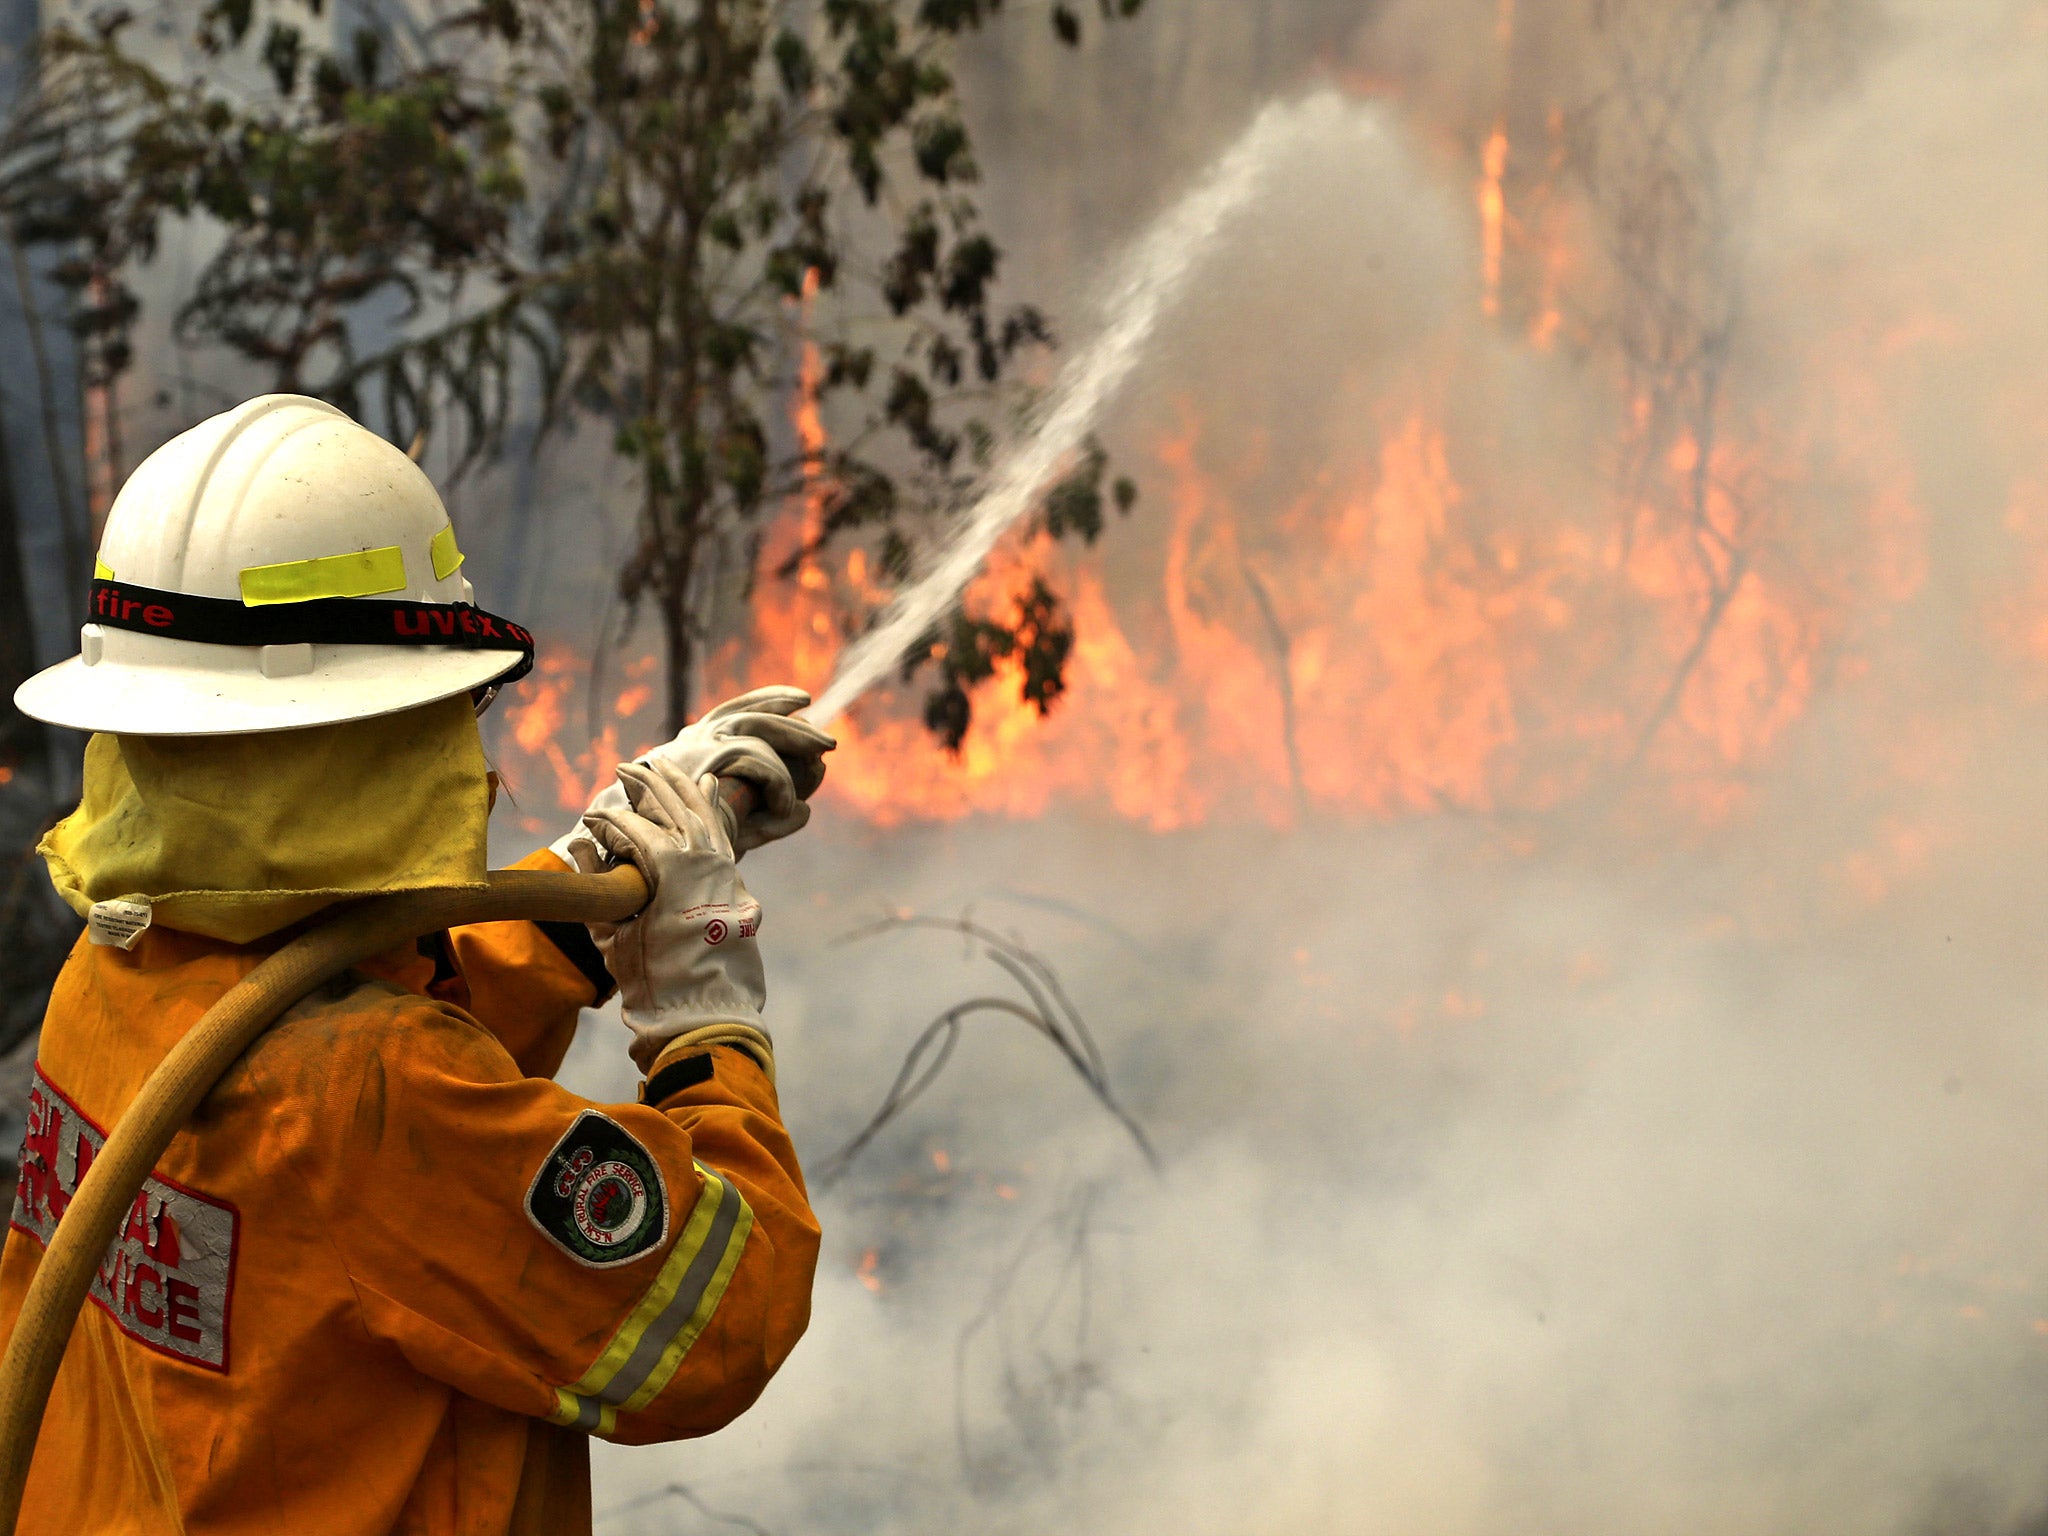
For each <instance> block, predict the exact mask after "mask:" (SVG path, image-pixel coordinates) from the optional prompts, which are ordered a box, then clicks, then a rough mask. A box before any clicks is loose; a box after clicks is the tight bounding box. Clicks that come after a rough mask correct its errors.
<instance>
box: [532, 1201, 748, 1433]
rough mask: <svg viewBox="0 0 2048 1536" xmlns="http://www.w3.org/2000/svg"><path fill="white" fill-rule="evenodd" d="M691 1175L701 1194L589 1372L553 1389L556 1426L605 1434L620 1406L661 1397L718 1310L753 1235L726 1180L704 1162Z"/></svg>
mask: <svg viewBox="0 0 2048 1536" xmlns="http://www.w3.org/2000/svg"><path fill="white" fill-rule="evenodd" d="M697 1171H698V1172H699V1173H701V1174H703V1175H704V1192H703V1193H702V1194H700V1195H699V1196H698V1197H697V1203H696V1205H695V1206H694V1207H693V1208H692V1209H691V1211H690V1217H689V1220H688V1221H686V1222H684V1224H683V1231H682V1235H681V1236H680V1237H678V1238H677V1239H676V1243H675V1246H674V1247H673V1248H671V1249H670V1250H669V1255H668V1258H667V1259H666V1260H664V1261H663V1263H662V1266H661V1272H660V1273H659V1274H657V1275H656V1276H655V1277H654V1284H652V1285H651V1286H649V1287H648V1288H647V1292H646V1294H645V1295H643V1296H642V1297H641V1298H640V1300H639V1301H638V1302H636V1303H635V1304H634V1307H633V1310H632V1312H631V1313H630V1314H628V1316H627V1318H626V1320H625V1321H624V1322H623V1323H621V1324H620V1325H619V1328H618V1331H617V1332H616V1333H614V1334H613V1335H612V1337H611V1341H610V1342H609V1343H607V1344H606V1345H605V1347H604V1349H603V1350H602V1352H600V1353H599V1355H598V1357H597V1358H596V1359H595V1360H594V1361H592V1362H591V1365H590V1369H589V1370H587V1371H585V1372H584V1373H583V1375H582V1376H581V1377H580V1378H578V1379H577V1380H576V1381H574V1382H572V1383H570V1384H569V1386H568V1387H566V1388H561V1389H557V1391H556V1393H555V1411H554V1413H552V1414H551V1415H549V1417H550V1418H551V1419H552V1420H553V1421H554V1422H555V1423H557V1424H573V1425H575V1426H576V1427H578V1428H579V1429H584V1430H588V1431H590V1432H591V1433H593V1434H600V1435H603V1434H609V1433H610V1432H611V1430H612V1427H613V1426H614V1424H616V1422H617V1419H618V1410H619V1409H620V1408H624V1409H626V1410H627V1411H628V1412H633V1411H637V1410H639V1409H641V1408H644V1407H646V1406H647V1405H648V1404H649V1403H651V1402H653V1401H654V1399H655V1398H656V1397H658V1396H659V1395H660V1394H661V1390H662V1388H664V1387H666V1386H667V1385H668V1384H669V1382H670V1381H671V1380H673V1379H674V1377H675V1374H676V1371H677V1369H678V1368H679V1367H680V1366H681V1365H682V1363H683V1356H685V1355H686V1354H688V1353H689V1351H690V1346H691V1345H692V1344H695V1343H696V1342H697V1340H698V1338H699V1337H701V1336H702V1334H703V1332H704V1329H705V1328H706V1326H708V1325H709V1323H710V1322H711V1316H712V1314H713V1313H714V1312H716V1311H717V1310H718V1303H719V1301H720V1300H721V1299H722V1298H723V1297H724V1295H725V1288H726V1286H727V1285H728V1284H730V1283H731V1281H732V1275H733V1271H734V1270H735V1269H737V1268H738V1267H739V1262H740V1254H741V1253H742V1252H743V1251H744V1250H745V1248H746V1246H747V1237H748V1235H749V1234H750V1233H751V1232H752V1231H753V1230H754V1212H753V1210H752V1208H751V1207H750V1206H748V1204H747V1202H746V1198H745V1197H744V1196H743V1195H741V1194H740V1191H739V1186H738V1185H736V1184H734V1183H733V1182H732V1181H731V1180H730V1179H723V1178H720V1177H719V1176H718V1175H717V1174H716V1173H714V1172H713V1171H712V1170H711V1169H709V1168H706V1167H705V1166H704V1165H703V1164H702V1163H699V1164H697Z"/></svg>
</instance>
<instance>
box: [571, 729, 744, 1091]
mask: <svg viewBox="0 0 2048 1536" xmlns="http://www.w3.org/2000/svg"><path fill="white" fill-rule="evenodd" d="M619 777H620V779H621V781H622V782H623V784H624V786H625V788H624V790H623V791H622V798H624V799H626V800H627V801H629V802H630V806H629V807H628V808H626V809H620V810H613V809H609V808H604V809H595V810H592V811H591V812H589V814H587V815H586V816H585V817H584V818H583V821H584V825H585V826H586V827H588V828H589V830H590V836H589V837H588V838H586V839H583V840H581V841H579V842H575V843H572V845H571V847H572V850H573V851H574V852H575V853H576V854H577V855H578V857H577V859H576V864H577V867H578V868H579V869H581V870H582V871H583V873H585V874H592V873H595V872H596V870H597V869H598V868H599V867H600V865H601V860H600V857H599V855H598V852H597V849H598V847H599V846H601V847H602V848H603V849H604V850H605V851H606V852H608V853H609V854H610V855H611V856H612V858H613V859H622V860H624V861H626V862H627V863H630V864H632V865H633V866H635V867H636V868H637V869H638V870H639V871H640V873H641V874H642V875H643V876H645V877H646V880H647V885H648V889H649V891H650V892H651V895H650V896H649V898H648V902H647V905H646V907H645V908H643V909H642V910H641V912H640V913H639V915H638V916H636V917H632V918H629V919H627V920H626V921H625V922H623V923H592V924H591V925H590V936H591V938H593V939H595V940H596V941H597V948H598V952H599V953H600V954H602V955H603V956H604V963H605V966H606V968H607V969H608V970H610V971H611V973H612V979H613V980H615V981H616V982H618V984H619V1002H620V1005H621V1012H622V1013H623V1014H624V1016H625V1020H626V1027H627V1028H628V1029H630V1030H632V1031H633V1036H634V1039H633V1045H632V1048H631V1049H632V1055H633V1060H634V1062H635V1063H637V1064H638V1066H639V1068H640V1070H641V1071H642V1072H645V1071H647V1070H648V1069H649V1068H650V1067H651V1066H652V1065H653V1064H654V1059H655V1057H657V1056H659V1055H660V1054H661V1051H662V1047H663V1046H665V1045H667V1044H668V1042H669V1041H671V1040H673V1039H675V1038H676V1037H677V1036H678V1035H682V1034H685V1033H688V1032H689V1031H691V1030H694V1029H700V1028H702V1027H703V1026H705V1025H707V1024H745V1025H748V1026H750V1027H752V1028H754V1029H759V1028H760V1027H761V1005H762V1003H763V1002H764V1001H766V999H767V994H768V983H767V978H766V977H765V976H764V975H763V973H762V970H761V949H760V946H759V944H757V943H756V942H755V939H754V935H755V934H756V933H758V932H759V931H760V927H761V904H760V903H759V902H758V901H756V900H754V898H753V897H752V896H751V895H749V894H748V893H747V887H746V882H744V881H743V880H741V879H740V872H739V866H738V865H737V864H736V863H735V862H734V860H733V852H732V842H731V840H730V838H729V837H728V836H727V835H726V830H725V818H724V817H723V816H722V815H720V814H719V813H718V811H717V810H716V809H715V808H714V806H713V799H714V797H715V796H716V795H717V793H718V781H717V780H716V779H715V778H713V777H712V776H711V775H709V774H706V775H705V778H704V783H703V784H701V785H700V784H693V783H691V782H690V781H689V780H688V779H683V780H679V781H677V782H675V783H670V782H669V780H668V779H667V778H665V777H664V776H663V775H661V774H659V773H657V772H655V771H654V770H653V769H652V768H651V767H647V766H645V765H643V764H640V763H624V764H621V765H620V767H619Z"/></svg>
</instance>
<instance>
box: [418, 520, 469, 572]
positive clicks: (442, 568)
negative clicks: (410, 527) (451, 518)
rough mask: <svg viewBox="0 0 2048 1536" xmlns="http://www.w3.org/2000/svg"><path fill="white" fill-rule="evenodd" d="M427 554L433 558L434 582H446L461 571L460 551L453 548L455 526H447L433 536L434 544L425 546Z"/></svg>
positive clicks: (451, 524)
mask: <svg viewBox="0 0 2048 1536" xmlns="http://www.w3.org/2000/svg"><path fill="white" fill-rule="evenodd" d="M427 552H428V553H429V554H431V555H432V556H433V557H434V580H436V581H446V580H447V579H448V578H449V577H450V576H453V575H454V574H455V573H456V572H457V571H459V570H461V569H462V551H461V550H459V549H457V548H456V547H455V525H454V524H453V523H450V524H448V526H447V527H445V528H443V529H442V530H441V531H440V532H439V533H437V534H435V535H434V542H433V543H432V544H430V545H428V546H427Z"/></svg>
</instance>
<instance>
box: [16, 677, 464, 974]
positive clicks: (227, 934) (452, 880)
mask: <svg viewBox="0 0 2048 1536" xmlns="http://www.w3.org/2000/svg"><path fill="white" fill-rule="evenodd" d="M490 806H491V789H490V785H489V783H488V770H487V767H486V765H485V762H484V754H483V744H482V742H481V741H480V740H479V738H478V736H477V729H476V717H475V714H474V712H473V711H472V710H471V708H470V704H469V700H468V699H467V698H465V697H462V696H460V695H458V696H456V697H455V698H452V699H443V700H441V701H440V702H439V703H436V704H428V705H424V706H422V707H421V708H418V709H409V710H405V711H403V712H402V713H399V714H395V715H385V716H381V717H380V718H378V719H374V720H351V721H348V722H346V723H344V724H341V725H316V726H312V727H310V728H308V729H305V730H297V731H270V732H265V733H264V734H262V735H256V736H107V735H98V736H94V737H93V738H92V740H91V741H90V742H89V743H87V745H86V749H85V794H84V798H83V799H82V800H81V801H80V803H79V807H78V809H77V810H76V811H74V812H72V814H71V815H70V816H69V817H67V818H66V819H65V820H63V821H61V822H59V823H58V824H57V825H56V826H54V827H52V828H51V829H50V831H49V833H48V835H47V836H45V837H44V838H43V841H42V844H41V846H40V847H39V848H38V850H37V851H38V852H40V853H41V854H42V856H43V860H44V862H45V863H46V864H48V865H49V868H50V878H51V880H52V881H54V882H55V883H56V886H57V890H58V893H59V894H60V895H62V896H63V898H64V899H65V901H67V902H69V903H70V904H71V907H72V909H73V910H74V911H76V912H77V913H78V914H79V915H80V916H81V917H82V916H84V915H85V914H86V913H87V911H88V910H89V909H90V908H91V906H92V904H93V903H94V902H96V901H106V900H109V899H113V898H128V899H131V900H144V899H146V900H148V901H149V902H150V904H151V905H152V907H153V909H154V915H153V921H155V922H159V923H162V924H163V925H164V926H166V927H168V928H178V929H182V930H184V931H185V932H187V933H199V934H205V935H207V936H208V937H211V938H216V939H225V940H227V941H228V942H230V943H233V944H247V943H250V942H251V941H253V940H255V939H259V938H261V937H262V936H263V935H264V934H267V933H273V932H275V931H276V930H277V929H279V928H283V927H286V926H288V925H290V924H292V923H295V922H298V921H299V920H300V919H302V918H305V917H309V916H311V915H312V914H313V913H315V912H317V911H319V910H320V909H321V908H322V907H324V906H327V905H329V904H330V903H332V902H334V901H338V900H340V899H342V898H344V897H348V896H362V895H367V894H369V893H371V892H375V891H410V890H421V889H425V888H430V887H431V888H445V889H475V888H477V887H479V886H481V885H482V884H483V883H484V871H485V859H486V851H485V850H486V841H487V837H486V824H487V823H488V821H489V819H490Z"/></svg>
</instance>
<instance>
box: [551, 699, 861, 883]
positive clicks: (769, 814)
mask: <svg viewBox="0 0 2048 1536" xmlns="http://www.w3.org/2000/svg"><path fill="white" fill-rule="evenodd" d="M810 702H811V696H810V695H809V694H808V693H805V692H804V691H803V689H801V688H756V689H755V690H754V691H753V692H752V693H743V694H741V695H740V696H739V697H738V698H736V699H727V700H726V701H725V702H724V703H723V704H720V705H719V706H717V707H716V708H715V709H710V710H707V711H705V713H704V715H703V716H702V717H701V718H700V719H698V720H697V721H696V722H695V723H694V724H692V725H688V726H685V727H684V728H683V729H682V730H681V731H680V732H678V733H677V735H676V739H675V740H674V741H671V742H667V743H665V744H663V745H662V746H659V747H656V748H654V749H653V750H652V751H650V752H648V753H646V754H644V755H643V756H642V757H640V758H639V759H638V761H639V762H642V763H645V764H646V765H647V766H648V767H650V768H652V769H653V770H654V771H655V772H656V773H658V774H659V775H661V777H662V779H663V780H665V781H666V782H667V783H669V784H670V785H677V784H692V785H694V784H696V783H697V782H698V780H700V779H702V778H703V777H704V775H705V774H707V773H711V774H716V775H718V776H719V777H721V778H732V779H742V780H744V781H746V783H748V784H749V785H751V786H752V787H753V790H754V808H753V810H752V811H751V812H750V813H749V814H748V816H747V819H746V820H745V821H744V822H742V821H740V820H739V819H738V818H737V817H736V816H734V815H733V811H732V807H731V806H728V805H725V804H723V803H721V804H720V805H719V810H720V812H721V813H722V817H723V820H724V823H725V832H726V835H727V838H728V839H729V840H730V842H731V843H732V847H733V856H734V857H735V858H737V857H739V856H740V855H741V854H744V853H745V852H747V850H749V849H750V848H758V847H760V846H761V845H762V844H763V843H772V842H774V841H775V840H776V839H777V838H783V837H787V836H789V834H790V833H792V832H794V831H796V830H798V829H799V828H800V827H802V826H803V824H804V823H805V822H807V821H809V820H810V819H811V808H810V806H808V805H807V804H805V803H804V802H805V801H807V800H809V799H810V798H811V796H812V795H813V794H815V793H817V789H818V786H819V785H820V784H822V783H824V782H825V754H826V753H827V752H830V751H831V750H832V749H833V748H834V747H836V746H837V745H839V743H838V742H836V741H834V740H833V739H832V738H831V737H830V736H827V735H826V734H825V733H824V732H823V731H821V730H819V729H818V728H817V727H816V726H815V725H812V724H810V723H809V722H808V721H804V720H797V719H793V718H791V717H792V716H794V715H795V713H796V712H797V711H798V710H800V709H802V708H804V707H805V706H806V705H808V704H809V703H810ZM629 808H630V807H629V804H628V801H627V798H626V792H625V790H623V789H622V788H620V787H619V785H617V784H616V783H614V784H608V785H606V786H605V787H604V788H603V789H602V790H600V791H599V792H598V796H597V798H596V799H595V800H593V801H591V802H590V805H589V808H588V809H587V810H586V811H585V812H584V814H585V815H586V816H588V815H592V814H594V813H596V812H598V811H624V810H627V809H629ZM583 836H584V832H583V824H582V823H581V822H578V823H577V824H576V825H575V826H573V827H571V828H570V829H569V830H568V831H567V832H565V833H564V834H563V835H562V836H561V837H559V838H557V839H556V840H555V842H554V843H553V844H551V845H550V846H551V847H552V848H553V849H554V851H555V853H556V854H557V855H558V856H560V858H561V859H562V861H563V862H564V863H567V864H575V863H577V859H576V856H575V854H574V853H573V852H572V851H571V849H570V846H569V845H570V844H571V843H573V842H575V841H576V840H577V839H579V838H581V837H583Z"/></svg>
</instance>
